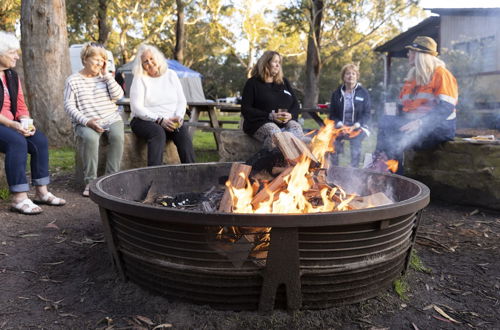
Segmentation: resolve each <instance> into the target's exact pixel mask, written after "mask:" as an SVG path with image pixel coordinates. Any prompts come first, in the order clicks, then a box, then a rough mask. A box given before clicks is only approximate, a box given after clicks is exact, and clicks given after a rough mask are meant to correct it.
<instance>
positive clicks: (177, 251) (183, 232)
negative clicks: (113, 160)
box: [91, 163, 429, 310]
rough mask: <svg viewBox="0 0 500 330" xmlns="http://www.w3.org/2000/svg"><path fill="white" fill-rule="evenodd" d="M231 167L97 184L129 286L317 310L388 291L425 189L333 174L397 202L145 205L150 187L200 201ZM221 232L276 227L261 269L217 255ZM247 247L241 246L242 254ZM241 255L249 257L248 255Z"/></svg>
mask: <svg viewBox="0 0 500 330" xmlns="http://www.w3.org/2000/svg"><path fill="white" fill-rule="evenodd" d="M230 167H231V163H207V164H190V165H171V166H158V167H149V168H141V169H134V170H128V171H123V172H119V173H115V174H112V175H108V176H105V177H102V178H100V179H98V180H96V181H95V182H94V183H93V184H92V185H91V199H92V200H93V201H94V202H96V203H97V204H98V205H99V209H100V214H101V218H102V221H103V225H104V232H105V236H106V241H107V243H108V248H109V251H110V253H111V257H112V259H113V262H114V264H115V266H116V268H117V270H118V273H119V274H120V276H121V277H122V278H123V279H128V280H131V281H132V282H134V283H137V284H139V285H140V286H142V287H144V288H147V289H150V290H152V291H155V292H157V293H159V294H162V295H165V296H168V297H176V298H181V299H184V300H188V301H190V302H194V303H199V304H209V305H211V306H212V307H214V308H218V309H231V310H255V309H259V310H272V309H273V308H274V307H284V308H286V307H287V308H289V309H300V308H303V309H318V308H328V307H331V306H336V305H342V304H349V303H355V302H359V301H361V300H364V299H367V298H370V297H373V296H375V295H377V294H378V293H380V291H381V290H384V289H386V288H387V287H388V286H389V285H390V283H391V282H392V281H393V280H394V279H396V278H397V277H398V276H400V275H401V274H402V273H403V272H404V271H405V270H406V267H407V265H408V261H409V256H410V252H411V249H412V246H413V243H414V240H415V236H416V230H417V227H418V223H419V218H420V211H421V210H422V209H423V208H424V207H425V206H426V205H427V204H428V202H429V189H428V188H427V187H426V186H425V185H423V184H421V183H419V182H417V181H414V180H411V179H408V178H404V177H401V176H397V175H393V174H381V173H375V172H371V171H366V170H358V169H348V168H336V167H333V168H331V169H330V170H329V172H330V173H329V175H328V176H329V178H330V179H332V180H334V181H336V183H337V184H341V185H342V184H343V183H345V184H347V182H343V181H345V180H347V179H348V178H353V177H355V178H356V179H357V180H358V181H359V182H360V183H362V185H360V186H358V187H357V188H356V189H358V193H360V194H370V193H373V192H378V191H384V192H388V191H391V192H392V198H393V199H394V200H395V203H393V204H389V205H385V206H379V207H373V208H366V209H359V210H352V211H344V212H331V213H315V214H296V215H295V214H293V215H291V214H235V213H220V212H212V213H204V212H201V211H188V210H176V209H172V208H163V207H158V206H153V205H145V204H143V203H141V201H142V200H144V198H145V196H146V193H147V191H148V188H149V186H150V185H151V182H152V181H155V182H156V184H157V186H159V187H163V188H162V189H164V191H163V192H164V193H182V192H203V191H206V190H208V189H209V188H210V187H211V186H214V185H218V184H219V179H220V177H223V176H225V175H227V173H228V171H229V169H230ZM220 226H243V227H244V226H250V227H272V230H271V239H270V244H269V247H268V253H267V258H266V260H265V263H264V264H263V265H262V264H261V265H259V264H257V263H255V262H253V261H254V260H251V258H250V256H248V258H247V259H245V260H243V262H241V263H240V264H239V265H235V264H234V262H232V261H231V257H227V256H223V255H222V254H221V253H220V251H217V250H216V249H214V248H213V244H212V243H213V242H214V237H215V236H214V235H215V234H214V231H215V230H216V229H217V228H220ZM244 249H245V248H244V247H243V250H244ZM246 252H247V253H246V254H245V251H243V252H242V253H243V255H244V256H247V255H248V251H246Z"/></svg>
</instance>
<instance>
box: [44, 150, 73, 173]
mask: <svg viewBox="0 0 500 330" xmlns="http://www.w3.org/2000/svg"><path fill="white" fill-rule="evenodd" d="M74 167H75V149H74V148H73V147H63V148H51V149H49V169H50V172H51V173H57V172H69V171H72V170H73V168H74Z"/></svg>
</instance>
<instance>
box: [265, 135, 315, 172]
mask: <svg viewBox="0 0 500 330" xmlns="http://www.w3.org/2000/svg"><path fill="white" fill-rule="evenodd" d="M273 141H274V143H275V144H276V145H277V146H278V148H279V149H280V150H281V153H282V154H283V156H284V157H285V159H286V160H287V161H288V162H289V163H290V164H292V165H294V164H296V163H297V162H298V161H299V159H300V156H301V155H302V154H304V155H305V156H307V157H309V158H310V159H311V160H312V161H314V162H316V163H318V159H317V158H316V157H315V156H314V155H313V154H312V152H311V150H309V147H307V145H306V144H305V143H304V142H302V141H301V140H300V139H299V138H297V137H296V136H295V135H293V134H292V133H289V132H280V133H276V134H274V135H273Z"/></svg>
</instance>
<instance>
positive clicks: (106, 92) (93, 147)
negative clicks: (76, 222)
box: [64, 42, 124, 196]
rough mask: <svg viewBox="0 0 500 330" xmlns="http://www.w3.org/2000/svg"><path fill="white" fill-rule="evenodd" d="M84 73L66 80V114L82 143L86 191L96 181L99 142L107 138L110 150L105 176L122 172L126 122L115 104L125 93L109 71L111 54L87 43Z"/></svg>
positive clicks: (83, 60) (82, 57)
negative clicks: (121, 163)
mask: <svg viewBox="0 0 500 330" xmlns="http://www.w3.org/2000/svg"><path fill="white" fill-rule="evenodd" d="M80 57H81V59H82V64H83V69H82V70H81V71H80V72H77V73H74V74H72V75H71V76H69V77H68V79H66V87H65V89H64V110H66V112H67V113H68V114H69V116H70V117H71V121H72V122H73V126H74V129H75V135H76V136H77V137H79V138H80V140H81V141H82V146H81V152H82V155H81V158H82V160H83V176H84V181H85V184H86V186H85V190H84V191H83V196H88V195H89V183H90V181H92V180H94V179H95V178H96V177H97V164H98V157H99V140H100V137H101V135H102V134H104V133H105V134H107V137H108V142H109V147H108V153H107V157H106V174H110V173H114V172H117V171H119V170H120V162H121V158H122V154H123V140H124V135H123V121H122V119H121V116H120V114H119V113H118V107H117V106H116V104H115V102H116V100H118V99H120V98H122V97H123V90H122V88H121V87H120V85H118V83H117V82H116V81H115V79H114V78H113V76H112V75H111V74H110V73H109V72H108V70H106V61H107V58H108V54H107V53H106V50H105V49H104V47H103V46H102V45H100V44H96V43H93V42H91V43H87V44H86V45H85V46H84V47H83V48H82V51H81V54H80Z"/></svg>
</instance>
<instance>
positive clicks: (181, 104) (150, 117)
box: [130, 44, 195, 166]
mask: <svg viewBox="0 0 500 330" xmlns="http://www.w3.org/2000/svg"><path fill="white" fill-rule="evenodd" d="M133 73H134V80H133V81H132V86H131V87H130V108H131V111H132V120H131V122H130V127H131V128H132V131H133V132H134V133H135V134H136V135H137V136H138V137H140V138H143V139H145V140H146V142H147V144H148V166H153V165H161V164H162V161H163V148H164V146H165V143H166V142H167V140H173V141H174V143H175V146H176V147H177V151H178V153H179V158H180V159H181V162H182V163H194V162H195V157H194V150H193V144H192V142H191V138H190V137H189V134H188V131H187V128H186V127H185V126H183V125H182V124H183V120H184V114H185V113H186V105H187V103H186V97H185V96H184V92H183V91H182V85H181V82H180V81H179V78H178V77H177V74H176V73H175V72H174V71H173V70H170V69H168V67H167V61H166V60H165V57H164V56H163V54H162V53H161V52H160V51H159V50H158V49H157V48H156V47H154V46H151V45H147V44H142V45H141V46H140V47H139V50H138V52H137V55H136V57H135V61H134V67H133Z"/></svg>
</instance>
